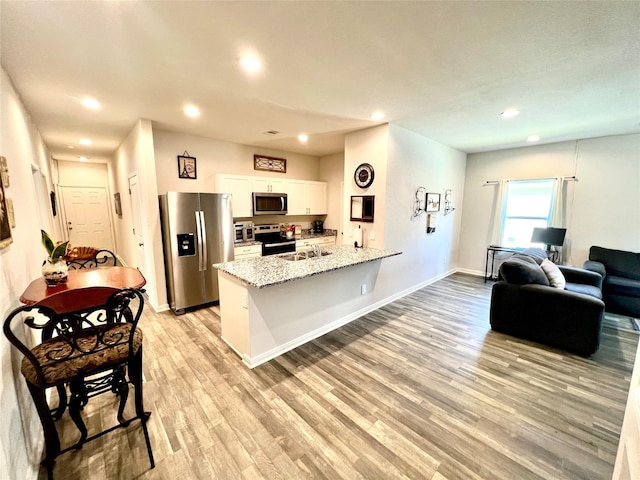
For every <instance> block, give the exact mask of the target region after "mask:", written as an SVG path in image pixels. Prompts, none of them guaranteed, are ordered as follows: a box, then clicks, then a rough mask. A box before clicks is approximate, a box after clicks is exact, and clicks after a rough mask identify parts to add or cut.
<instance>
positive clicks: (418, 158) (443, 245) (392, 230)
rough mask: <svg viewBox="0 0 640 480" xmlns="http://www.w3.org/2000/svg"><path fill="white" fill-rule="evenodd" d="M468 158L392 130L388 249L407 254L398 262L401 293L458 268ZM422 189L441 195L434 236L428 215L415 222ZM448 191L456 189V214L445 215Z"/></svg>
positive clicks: (390, 130)
mask: <svg viewBox="0 0 640 480" xmlns="http://www.w3.org/2000/svg"><path fill="white" fill-rule="evenodd" d="M466 157H467V156H466V154H465V153H463V152H460V151H458V150H455V149H453V148H450V147H447V146H445V145H442V144H440V143H438V142H435V141H433V140H430V139H428V138H426V137H423V136H421V135H418V134H416V133H414V132H412V131H410V130H406V129H404V128H402V127H398V126H395V125H390V127H389V156H388V174H387V189H386V202H385V204H386V221H385V224H384V229H385V235H384V237H385V247H386V248H393V249H398V250H402V251H403V252H404V253H403V255H401V256H400V257H399V258H398V261H397V263H398V265H397V268H398V271H397V272H396V274H395V275H396V278H394V279H393V282H394V284H395V285H396V287H395V288H400V289H402V290H404V289H410V288H412V287H414V286H416V285H422V284H424V283H425V282H428V281H430V280H432V279H434V278H440V277H442V276H443V275H445V274H447V273H449V272H451V271H452V270H453V269H455V268H456V266H457V261H458V239H459V233H460V225H461V217H462V208H461V205H462V201H463V186H464V172H465V165H466ZM418 187H424V188H425V189H426V191H427V192H429V193H439V194H440V200H441V202H440V204H441V207H440V211H439V212H438V213H437V214H436V231H435V232H434V233H431V234H427V233H426V231H427V228H426V221H427V220H426V214H422V215H420V216H419V217H417V218H412V214H413V211H414V207H415V201H416V190H417V188H418ZM447 189H451V190H452V195H453V201H454V206H456V210H455V211H454V212H453V213H450V214H449V215H446V216H445V215H444V213H443V211H442V208H443V205H444V192H445V190H447ZM384 267H385V263H384V262H383V268H384ZM400 272H401V273H400ZM383 273H385V274H386V273H388V272H387V271H386V270H383Z"/></svg>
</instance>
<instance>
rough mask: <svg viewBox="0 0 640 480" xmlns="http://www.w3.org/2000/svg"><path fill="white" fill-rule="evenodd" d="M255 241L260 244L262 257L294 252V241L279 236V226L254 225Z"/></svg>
mask: <svg viewBox="0 0 640 480" xmlns="http://www.w3.org/2000/svg"><path fill="white" fill-rule="evenodd" d="M254 231H255V239H256V241H258V242H262V256H263V257H264V256H266V255H276V254H278V253H288V252H295V251H296V241H295V239H293V238H286V237H285V236H281V234H280V225H256V226H255V227H254Z"/></svg>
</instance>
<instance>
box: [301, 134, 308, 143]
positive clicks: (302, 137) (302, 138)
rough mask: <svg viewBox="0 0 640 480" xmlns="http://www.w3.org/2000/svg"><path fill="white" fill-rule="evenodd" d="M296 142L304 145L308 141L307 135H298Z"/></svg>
mask: <svg viewBox="0 0 640 480" xmlns="http://www.w3.org/2000/svg"><path fill="white" fill-rule="evenodd" d="M298 140H300V141H301V142H302V143H306V142H307V140H309V135H307V134H306V133H301V134H300V135H298Z"/></svg>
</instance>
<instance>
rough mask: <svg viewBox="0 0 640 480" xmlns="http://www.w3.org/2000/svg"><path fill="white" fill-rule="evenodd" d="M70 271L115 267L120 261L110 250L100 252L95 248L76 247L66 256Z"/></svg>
mask: <svg viewBox="0 0 640 480" xmlns="http://www.w3.org/2000/svg"><path fill="white" fill-rule="evenodd" d="M65 260H66V261H67V266H68V267H69V270H78V269H81V268H97V267H115V266H116V265H117V263H118V260H117V258H116V256H115V254H114V253H113V252H112V251H110V250H98V249H97V248H94V247H74V248H73V249H72V250H71V252H69V253H68V254H67V255H66V256H65Z"/></svg>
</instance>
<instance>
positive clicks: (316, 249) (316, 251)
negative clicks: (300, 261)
mask: <svg viewBox="0 0 640 480" xmlns="http://www.w3.org/2000/svg"><path fill="white" fill-rule="evenodd" d="M311 248H313V253H314V255H315V256H316V257H321V256H322V249H321V248H320V244H319V243H316V244H314V245H312V246H311Z"/></svg>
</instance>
